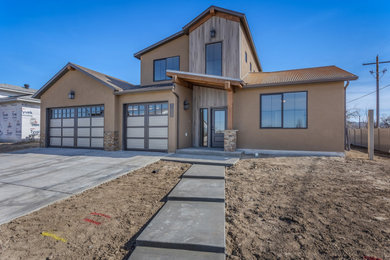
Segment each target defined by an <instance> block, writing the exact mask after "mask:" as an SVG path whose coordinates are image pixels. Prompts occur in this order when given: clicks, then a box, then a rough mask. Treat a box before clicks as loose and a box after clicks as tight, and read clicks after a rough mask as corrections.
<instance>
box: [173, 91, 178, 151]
mask: <svg viewBox="0 0 390 260" xmlns="http://www.w3.org/2000/svg"><path fill="white" fill-rule="evenodd" d="M175 87H176V84H175V85H174V86H173V88H172V93H173V94H174V95H175V96H176V101H177V108H176V111H177V112H176V113H177V120H176V149H179V140H180V135H179V107H180V103H179V102H180V98H179V95H178V94H177V93H176V89H175Z"/></svg>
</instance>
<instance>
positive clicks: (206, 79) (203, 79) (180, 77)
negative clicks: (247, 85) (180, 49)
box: [167, 70, 244, 89]
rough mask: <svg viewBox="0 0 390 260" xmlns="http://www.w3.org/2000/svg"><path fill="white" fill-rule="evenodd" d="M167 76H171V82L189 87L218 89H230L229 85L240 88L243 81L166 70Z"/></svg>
mask: <svg viewBox="0 0 390 260" xmlns="http://www.w3.org/2000/svg"><path fill="white" fill-rule="evenodd" d="M167 76H168V77H172V80H173V82H175V83H178V84H181V85H184V86H186V87H189V86H191V85H198V86H202V87H203V86H204V87H210V88H218V89H230V87H238V88H242V87H243V85H244V82H243V81H242V80H241V79H235V78H229V77H220V76H212V75H205V74H199V73H191V72H183V71H176V70H167Z"/></svg>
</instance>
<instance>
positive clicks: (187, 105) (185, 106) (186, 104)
mask: <svg viewBox="0 0 390 260" xmlns="http://www.w3.org/2000/svg"><path fill="white" fill-rule="evenodd" d="M183 106H184V110H188V109H190V102H188V101H187V100H184V102H183Z"/></svg>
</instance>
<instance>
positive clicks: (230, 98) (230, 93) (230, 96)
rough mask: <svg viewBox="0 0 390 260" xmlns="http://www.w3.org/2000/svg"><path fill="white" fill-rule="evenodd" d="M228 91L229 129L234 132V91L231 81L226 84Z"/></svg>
mask: <svg viewBox="0 0 390 260" xmlns="http://www.w3.org/2000/svg"><path fill="white" fill-rule="evenodd" d="M225 89H226V90H227V129H228V130H233V89H232V87H231V86H230V81H226V82H225Z"/></svg>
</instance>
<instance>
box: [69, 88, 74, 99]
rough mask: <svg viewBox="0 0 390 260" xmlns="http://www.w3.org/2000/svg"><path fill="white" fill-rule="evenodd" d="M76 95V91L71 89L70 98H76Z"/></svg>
mask: <svg viewBox="0 0 390 260" xmlns="http://www.w3.org/2000/svg"><path fill="white" fill-rule="evenodd" d="M74 96H75V93H74V91H73V90H71V91H70V92H69V94H68V98H69V99H74Z"/></svg>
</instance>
